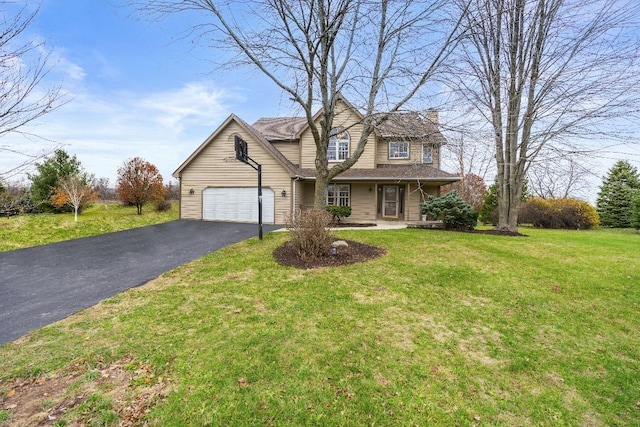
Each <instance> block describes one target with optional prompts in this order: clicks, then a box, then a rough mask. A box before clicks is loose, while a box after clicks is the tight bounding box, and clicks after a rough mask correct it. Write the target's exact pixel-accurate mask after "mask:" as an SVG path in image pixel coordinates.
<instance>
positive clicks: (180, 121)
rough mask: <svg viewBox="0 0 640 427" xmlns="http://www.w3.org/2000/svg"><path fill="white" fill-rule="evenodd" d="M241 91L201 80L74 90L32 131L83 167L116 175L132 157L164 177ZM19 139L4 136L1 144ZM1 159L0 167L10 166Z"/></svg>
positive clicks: (98, 173)
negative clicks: (148, 88)
mask: <svg viewBox="0 0 640 427" xmlns="http://www.w3.org/2000/svg"><path fill="white" fill-rule="evenodd" d="M243 100H244V96H242V95H235V94H234V93H232V92H230V91H228V90H222V89H218V88H214V87H211V86H208V85H206V84H203V83H198V82H194V83H189V84H185V85H183V86H181V87H178V88H172V89H168V90H165V91H160V92H155V93H134V92H117V93H105V94H99V93H90V92H84V93H79V94H76V96H75V98H74V99H73V100H71V102H69V103H68V104H66V105H65V106H63V107H62V108H60V110H58V111H55V112H53V113H50V114H49V115H47V116H46V117H45V118H44V120H43V121H42V122H41V123H40V124H39V125H38V126H36V127H35V128H34V129H32V131H33V132H34V133H36V134H38V135H40V136H43V137H45V138H48V139H50V140H53V141H57V142H60V143H63V144H65V146H64V149H65V150H66V151H67V152H69V153H70V154H75V155H77V156H78V159H79V160H80V161H81V162H82V164H83V166H84V167H85V169H86V170H87V171H88V172H90V173H94V174H95V175H96V176H97V177H108V178H110V179H112V181H113V180H115V177H116V173H117V168H118V167H119V166H120V165H121V164H122V163H123V162H124V161H125V160H127V159H129V158H131V157H136V156H139V157H142V158H144V159H145V160H147V161H149V162H151V163H153V164H155V165H156V166H157V167H158V168H159V169H160V172H161V173H162V175H163V177H164V178H165V180H169V179H170V178H171V173H173V171H174V170H175V169H176V168H177V167H178V166H179V165H180V163H181V162H182V161H183V160H184V159H185V158H186V157H187V156H188V155H189V154H190V153H191V152H192V151H193V150H194V149H195V148H196V147H197V146H198V145H199V144H201V143H202V141H204V139H205V138H206V137H207V136H208V135H209V134H210V133H211V132H212V131H213V130H214V129H215V127H216V126H217V125H219V124H220V123H221V122H222V120H224V118H226V116H228V115H229V114H230V113H231V112H232V109H233V106H234V105H236V104H237V103H238V102H240V103H241V102H242V101H243ZM12 141H13V143H23V142H20V141H19V138H18V137H17V136H15V137H14V136H8V137H7V138H6V139H3V143H5V144H7V143H8V144H10V143H12ZM8 161H10V159H8V158H4V159H3V158H0V171H2V170H7V169H9V168H10V167H11V164H9V163H8Z"/></svg>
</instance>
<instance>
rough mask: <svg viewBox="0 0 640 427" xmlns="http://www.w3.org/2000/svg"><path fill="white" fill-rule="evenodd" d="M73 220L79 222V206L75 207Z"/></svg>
mask: <svg viewBox="0 0 640 427" xmlns="http://www.w3.org/2000/svg"><path fill="white" fill-rule="evenodd" d="M73 222H78V206H74V207H73Z"/></svg>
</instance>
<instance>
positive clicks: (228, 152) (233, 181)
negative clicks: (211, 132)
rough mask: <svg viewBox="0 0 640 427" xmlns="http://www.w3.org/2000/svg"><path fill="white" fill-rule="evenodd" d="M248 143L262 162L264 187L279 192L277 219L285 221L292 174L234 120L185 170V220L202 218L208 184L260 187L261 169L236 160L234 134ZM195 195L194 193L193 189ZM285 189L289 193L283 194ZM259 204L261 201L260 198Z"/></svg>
mask: <svg viewBox="0 0 640 427" xmlns="http://www.w3.org/2000/svg"><path fill="white" fill-rule="evenodd" d="M236 134H238V135H240V136H241V137H242V138H243V139H244V140H246V141H247V143H248V150H249V156H250V157H251V158H253V159H254V160H255V161H256V162H258V163H260V164H262V186H263V188H270V189H272V190H273V192H274V193H275V216H274V217H275V221H276V223H278V224H283V223H284V220H285V214H287V213H288V212H289V210H290V207H291V197H292V196H291V177H290V176H289V174H288V173H287V172H286V171H285V169H284V168H283V167H282V165H280V164H279V163H278V162H277V161H276V160H275V159H274V158H273V157H272V156H271V155H270V154H269V153H268V152H266V151H265V150H264V149H263V148H262V147H261V146H260V145H259V144H258V143H257V142H255V141H254V140H253V139H252V137H251V135H250V134H248V133H246V132H244V130H243V129H242V128H241V127H240V126H239V125H238V124H237V123H235V122H230V123H229V125H228V126H227V127H226V128H225V129H223V130H222V131H221V132H220V133H219V134H218V135H217V137H216V138H215V140H213V141H211V142H210V143H209V144H208V145H207V146H206V148H205V149H204V150H203V151H202V152H200V154H199V155H198V156H197V157H195V158H194V159H193V160H192V161H191V162H190V163H189V164H188V165H187V166H186V167H185V168H184V169H183V171H182V175H181V191H182V194H181V201H182V203H181V204H180V215H181V218H184V219H202V192H203V191H204V190H205V189H206V188H208V187H257V185H258V178H257V177H258V174H257V172H256V171H255V170H254V169H253V168H252V167H250V166H249V165H246V164H244V163H241V162H238V161H236V160H235V152H234V143H233V137H234V135H236ZM192 188H193V190H194V194H190V193H189V191H190V189H192ZM282 190H286V192H287V196H286V197H282V196H281V192H282ZM256 203H257V201H256Z"/></svg>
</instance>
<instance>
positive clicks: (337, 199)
mask: <svg viewBox="0 0 640 427" xmlns="http://www.w3.org/2000/svg"><path fill="white" fill-rule="evenodd" d="M350 193H351V186H350V185H349V184H340V185H336V184H329V186H328V187H327V205H333V206H349V205H350V200H349V199H350V198H351V197H350Z"/></svg>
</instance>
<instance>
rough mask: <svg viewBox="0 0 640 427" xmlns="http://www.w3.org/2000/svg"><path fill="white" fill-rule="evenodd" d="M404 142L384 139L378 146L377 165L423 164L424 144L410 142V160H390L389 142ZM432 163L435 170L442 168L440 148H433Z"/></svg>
mask: <svg viewBox="0 0 640 427" xmlns="http://www.w3.org/2000/svg"><path fill="white" fill-rule="evenodd" d="M390 141H403V139H392V140H389V139H382V140H379V141H378V144H377V148H378V149H377V150H376V151H377V157H376V164H378V165H406V164H413V163H422V142H419V141H409V158H408V159H390V158H389V142H390ZM431 150H432V151H431V153H432V162H431V163H429V164H430V165H432V166H433V167H435V168H440V147H438V146H433V147H432V148H431Z"/></svg>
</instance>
